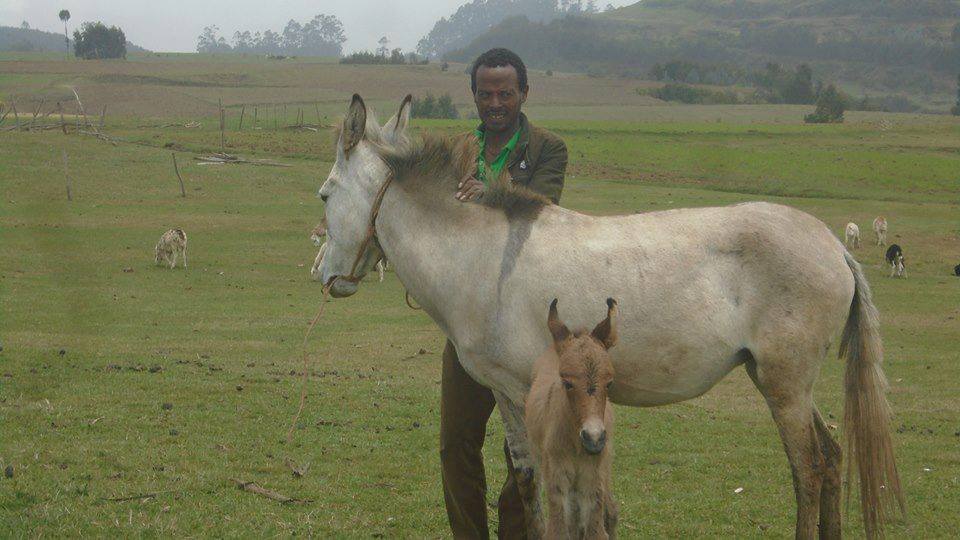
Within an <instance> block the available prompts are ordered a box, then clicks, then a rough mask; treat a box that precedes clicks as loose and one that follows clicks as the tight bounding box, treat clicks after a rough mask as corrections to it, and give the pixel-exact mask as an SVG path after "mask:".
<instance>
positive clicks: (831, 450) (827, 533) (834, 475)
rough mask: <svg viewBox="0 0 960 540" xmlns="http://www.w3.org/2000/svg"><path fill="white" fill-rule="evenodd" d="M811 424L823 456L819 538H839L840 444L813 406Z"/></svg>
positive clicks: (828, 539) (826, 539)
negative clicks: (814, 429) (815, 431)
mask: <svg viewBox="0 0 960 540" xmlns="http://www.w3.org/2000/svg"><path fill="white" fill-rule="evenodd" d="M813 425H814V427H815V428H816V430H817V442H819V443H820V455H821V456H822V457H823V471H822V472H823V485H822V486H821V487H820V538H821V539H823V540H833V539H837V538H840V493H841V485H842V476H841V464H842V463H841V462H842V455H843V453H842V451H841V450H840V445H839V444H837V441H836V440H834V438H833V436H832V435H830V430H829V429H827V425H826V424H825V423H824V422H823V418H822V417H821V416H820V411H818V410H817V409H816V407H814V410H813Z"/></svg>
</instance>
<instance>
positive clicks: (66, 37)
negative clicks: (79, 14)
mask: <svg viewBox="0 0 960 540" xmlns="http://www.w3.org/2000/svg"><path fill="white" fill-rule="evenodd" d="M60 20H61V21H63V41H64V43H66V47H67V54H70V34H68V33H67V21H69V20H70V11H69V10H66V9H61V10H60Z"/></svg>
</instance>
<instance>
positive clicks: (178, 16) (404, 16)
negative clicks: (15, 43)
mask: <svg viewBox="0 0 960 540" xmlns="http://www.w3.org/2000/svg"><path fill="white" fill-rule="evenodd" d="M466 1H467V0H266V1H265V0H156V1H149V0H0V26H19V25H20V23H21V22H22V21H27V22H28V23H30V27H31V28H38V29H41V30H48V31H52V32H63V25H62V24H61V23H60V19H59V18H58V17H57V14H58V13H59V12H60V10H61V9H68V10H70V14H71V19H70V23H69V24H70V31H71V33H72V32H73V28H74V27H75V26H79V25H80V23H82V22H84V21H96V20H99V21H102V22H104V23H105V24H107V25H108V26H110V25H117V26H119V27H120V28H122V29H123V31H124V33H125V34H126V35H127V40H129V41H131V42H132V43H135V44H137V45H140V46H141V47H146V48H147V49H150V50H153V51H171V52H173V51H179V52H193V51H195V50H196V45H197V36H198V35H200V32H201V31H202V30H203V27H204V26H208V25H213V24H216V25H217V26H219V27H220V31H221V32H220V33H221V35H223V36H225V37H226V38H227V41H230V40H231V38H232V36H233V32H234V31H236V30H250V31H251V32H254V31H256V30H265V29H271V30H274V31H280V30H281V29H283V26H284V25H286V23H287V21H289V20H290V19H295V20H297V21H300V22H301V23H302V22H306V21H307V20H309V19H311V18H313V16H314V15H317V14H318V13H324V14H327V15H336V16H337V17H339V18H340V20H341V21H343V26H344V30H345V32H346V35H347V39H348V41H347V42H346V43H345V44H344V50H345V51H346V52H350V51H354V50H360V49H369V50H373V49H375V48H376V47H377V40H378V39H379V38H380V36H383V35H386V36H387V37H388V38H389V39H390V46H391V47H402V48H403V49H404V50H405V51H411V50H414V49H415V48H416V46H417V41H419V40H420V38H421V37H423V36H424V34H426V33H427V32H429V31H430V29H431V28H432V27H433V23H434V22H436V20H437V19H439V18H440V17H442V16H448V15H450V14H452V13H453V12H454V11H456V9H457V7H458V6H460V5H461V4H463V3H465V2H466ZM634 1H636V0H601V1H599V2H597V4H598V5H600V6H605V5H607V3H610V4H613V5H614V6H618V7H619V6H623V5H627V4H631V3H633V2H634Z"/></svg>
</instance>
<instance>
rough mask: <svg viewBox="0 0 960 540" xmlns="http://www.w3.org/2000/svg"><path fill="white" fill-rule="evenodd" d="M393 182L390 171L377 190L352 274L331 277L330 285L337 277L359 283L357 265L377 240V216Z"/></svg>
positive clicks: (351, 268) (354, 260)
mask: <svg viewBox="0 0 960 540" xmlns="http://www.w3.org/2000/svg"><path fill="white" fill-rule="evenodd" d="M391 182H393V173H390V175H389V176H387V179H386V180H385V181H384V182H383V185H382V186H380V191H378V192H377V198H376V199H374V200H373V207H372V208H371V209H370V221H369V222H368V223H367V235H366V236H365V237H364V239H363V242H361V243H360V250H359V251H357V256H356V257H355V258H354V259H353V266H351V267H350V275H349V276H347V277H343V276H339V277H334V278H332V279H331V282H330V284H329V285H330V286H332V285H333V281H335V280H337V279H342V280H343V281H346V282H347V283H354V284H356V283H359V282H360V280H361V279H362V278H360V277H357V275H356V274H355V272H356V271H357V267H358V266H360V261H361V260H362V259H363V254H364V253H366V251H367V248H368V247H370V242H371V241H374V242H376V241H377V216H379V215H380V206H381V205H382V204H383V196H384V195H386V193H387V188H388V187H390V183H391ZM378 262H379V261H378Z"/></svg>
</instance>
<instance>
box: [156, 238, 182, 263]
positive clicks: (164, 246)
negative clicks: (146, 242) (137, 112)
mask: <svg viewBox="0 0 960 540" xmlns="http://www.w3.org/2000/svg"><path fill="white" fill-rule="evenodd" d="M177 254H181V255H183V267H184V268H186V267H187V233H185V232H183V229H170V230H169V231H167V232H165V233H163V236H161V237H160V241H159V242H157V247H156V255H157V264H158V265H159V264H160V262H161V261H165V262H166V263H167V264H169V265H170V268H173V267H175V266H177Z"/></svg>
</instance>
